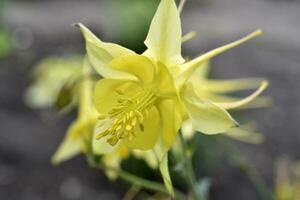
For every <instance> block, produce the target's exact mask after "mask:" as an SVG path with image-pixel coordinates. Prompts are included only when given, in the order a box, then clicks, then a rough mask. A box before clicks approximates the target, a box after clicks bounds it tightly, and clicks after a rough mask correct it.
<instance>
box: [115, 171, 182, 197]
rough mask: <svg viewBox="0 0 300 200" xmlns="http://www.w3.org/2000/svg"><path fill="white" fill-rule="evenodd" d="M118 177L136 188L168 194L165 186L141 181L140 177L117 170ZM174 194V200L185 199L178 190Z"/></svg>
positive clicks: (144, 180)
mask: <svg viewBox="0 0 300 200" xmlns="http://www.w3.org/2000/svg"><path fill="white" fill-rule="evenodd" d="M118 175H119V176H120V178H122V179H123V180H125V181H127V182H129V183H132V184H135V185H138V186H141V187H144V188H147V189H149V190H153V191H156V192H161V193H164V194H169V192H168V191H167V189H166V188H165V186H164V185H163V184H161V183H158V182H154V181H149V180H146V179H143V178H141V177H138V176H135V175H133V174H131V173H129V172H125V171H122V170H118ZM174 193H175V199H178V200H186V199H187V198H186V197H185V195H184V194H183V193H182V192H180V191H178V190H174Z"/></svg>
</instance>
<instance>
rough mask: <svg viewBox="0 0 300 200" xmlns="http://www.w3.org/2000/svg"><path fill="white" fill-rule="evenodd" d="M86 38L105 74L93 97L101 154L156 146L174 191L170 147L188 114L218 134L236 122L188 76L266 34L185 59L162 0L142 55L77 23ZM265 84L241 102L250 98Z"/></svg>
mask: <svg viewBox="0 0 300 200" xmlns="http://www.w3.org/2000/svg"><path fill="white" fill-rule="evenodd" d="M77 26H78V27H79V28H80V30H81V32H82V34H83V36H84V38H85V40H86V49H87V55H88V58H89V61H90V63H91V64H92V66H93V67H94V68H95V70H96V71H97V72H98V73H99V74H100V75H102V76H103V77H104V78H103V79H102V80H100V81H98V83H97V84H96V87H95V93H94V102H95V106H96V109H97V111H98V112H99V113H100V114H101V116H100V117H99V120H98V123H97V126H96V129H95V134H94V140H93V148H94V151H95V153H97V154H105V153H108V152H111V151H113V150H114V149H116V148H118V147H119V146H120V145H126V146H127V147H128V148H133V149H140V150H149V149H154V151H155V152H156V154H157V156H158V157H159V160H160V164H161V165H160V170H161V172H162V175H163V177H164V181H165V184H166V186H167V188H168V189H169V191H170V192H172V188H171V182H170V178H169V174H168V170H167V156H166V152H167V150H168V149H169V148H170V147H171V145H172V144H173V141H174V138H175V136H176V133H177V132H178V130H179V128H180V127H181V123H182V121H183V120H185V119H187V118H191V119H192V122H193V127H194V129H195V130H197V131H200V132H202V133H206V134H218V133H222V132H225V131H226V130H228V129H230V128H232V127H235V126H237V123H236V122H235V120H233V118H232V117H231V116H230V114H229V113H228V112H227V111H226V110H225V109H224V108H223V107H222V106H219V105H216V104H214V103H213V102H211V101H209V100H207V99H202V98H201V97H200V96H199V95H198V94H197V92H196V90H195V88H194V87H193V85H191V84H189V82H188V80H189V78H190V77H191V75H192V74H193V73H194V71H195V70H196V69H198V68H199V67H201V65H202V64H203V63H205V62H207V61H208V60H210V59H211V58H213V57H214V56H216V55H218V54H220V53H222V52H224V51H226V50H228V49H230V48H233V47H235V46H238V45H240V44H241V43H243V42H246V41H247V40H249V39H252V38H253V37H255V36H258V35H260V34H261V31H260V30H258V31H255V32H254V33H252V34H250V35H248V36H246V37H245V38H242V39H241V40H238V41H236V42H233V43H231V44H228V45H225V46H223V47H220V48H217V49H215V50H212V51H210V52H208V53H206V54H204V55H202V56H200V57H198V58H196V59H194V60H191V61H189V62H185V60H184V59H183V58H182V56H181V42H182V34H181V25H180V17H179V12H178V9H177V7H176V4H175V1H174V0H161V3H160V5H159V7H158V10H157V12H156V14H155V16H154V18H153V20H152V23H151V26H150V30H149V33H148V36H147V38H146V40H145V45H146V46H147V48H148V49H147V50H146V52H144V53H143V54H142V55H138V54H136V53H134V52H133V51H131V50H129V49H126V48H124V47H121V46H119V45H117V44H112V43H105V42H102V41H101V40H100V39H98V38H97V37H96V36H95V35H94V34H93V33H92V32H91V31H90V30H88V29H87V28H86V27H85V26H83V25H82V24H77ZM265 87H266V84H263V86H262V87H261V88H259V90H258V91H257V92H255V93H254V94H253V95H251V96H250V97H248V98H246V99H245V100H242V101H239V102H233V103H230V104H228V105H226V106H228V107H237V106H241V105H243V104H245V103H249V102H250V101H251V100H252V99H253V98H254V97H256V96H257V95H259V94H260V93H261V92H262V90H263V89H264V88H265Z"/></svg>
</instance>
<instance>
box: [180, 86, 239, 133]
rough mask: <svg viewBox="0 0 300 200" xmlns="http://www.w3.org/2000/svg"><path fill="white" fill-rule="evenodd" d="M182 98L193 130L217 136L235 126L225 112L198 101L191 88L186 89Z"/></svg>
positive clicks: (208, 103) (215, 106) (212, 105)
mask: <svg viewBox="0 0 300 200" xmlns="http://www.w3.org/2000/svg"><path fill="white" fill-rule="evenodd" d="M182 98H183V101H184V104H185V106H186V109H187V112H188V115H189V117H190V118H191V120H192V122H193V129H194V130H197V131H199V132H202V133H205V134H218V133H224V132H226V131H227V130H229V129H230V128H232V127H236V126H237V122H236V121H235V120H234V119H233V118H232V117H231V116H230V114H229V113H228V112H227V111H226V110H224V109H223V108H221V107H219V106H217V105H215V104H213V103H211V102H209V101H206V100H202V99H200V98H199V97H197V96H196V94H195V93H194V92H193V88H190V89H186V90H185V91H184V93H183V94H182Z"/></svg>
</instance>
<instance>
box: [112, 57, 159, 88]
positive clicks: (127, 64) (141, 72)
mask: <svg viewBox="0 0 300 200" xmlns="http://www.w3.org/2000/svg"><path fill="white" fill-rule="evenodd" d="M109 65H110V66H111V68H112V69H116V70H118V71H123V72H128V73H129V74H132V75H134V76H136V77H137V78H138V79H139V80H141V81H143V82H144V83H150V82H152V80H153V77H154V74H155V72H156V67H155V65H154V63H153V62H152V61H151V60H150V59H149V58H147V57H146V56H141V55H125V56H121V57H118V58H116V59H114V60H112V62H111V63H110V64H109Z"/></svg>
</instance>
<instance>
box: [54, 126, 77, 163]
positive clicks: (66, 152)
mask: <svg viewBox="0 0 300 200" xmlns="http://www.w3.org/2000/svg"><path fill="white" fill-rule="evenodd" d="M76 127H77V124H76V123H73V124H72V125H71V127H70V128H69V131H68V133H67V135H66V136H65V139H64V140H63V142H62V143H61V145H60V146H59V148H58V149H57V151H56V152H55V154H54V155H53V156H52V159H51V161H52V163H53V164H55V165H58V164H60V163H61V162H64V161H66V160H69V159H71V158H72V157H74V156H76V155H77V154H79V153H80V152H81V151H82V150H81V138H78V137H77V138H73V137H72V135H74V134H76V133H75V132H74V131H77V128H76Z"/></svg>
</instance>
